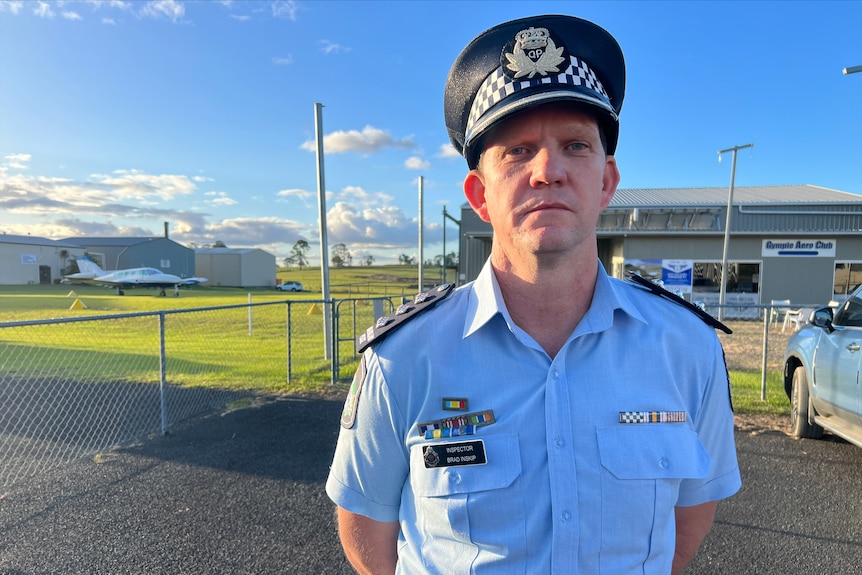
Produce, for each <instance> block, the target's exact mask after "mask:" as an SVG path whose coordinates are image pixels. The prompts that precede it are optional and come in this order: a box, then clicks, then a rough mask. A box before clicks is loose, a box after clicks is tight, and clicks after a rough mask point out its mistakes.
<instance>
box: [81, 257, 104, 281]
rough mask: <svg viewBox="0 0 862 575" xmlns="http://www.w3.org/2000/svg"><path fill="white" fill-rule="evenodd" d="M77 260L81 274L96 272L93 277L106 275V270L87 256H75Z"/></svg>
mask: <svg viewBox="0 0 862 575" xmlns="http://www.w3.org/2000/svg"><path fill="white" fill-rule="evenodd" d="M75 261H76V262H77V264H78V271H79V272H81V274H94V276H93V277H99V276H102V275H105V270H103V269H102V268H100V267H99V266H97V265H96V262H94V261H93V260H91V259H90V258H88V257H87V256H81V257H79V258H75Z"/></svg>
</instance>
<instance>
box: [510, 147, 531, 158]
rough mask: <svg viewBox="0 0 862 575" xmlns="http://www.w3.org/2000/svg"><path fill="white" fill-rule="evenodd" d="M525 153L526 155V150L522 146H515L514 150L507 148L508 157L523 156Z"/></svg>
mask: <svg viewBox="0 0 862 575" xmlns="http://www.w3.org/2000/svg"><path fill="white" fill-rule="evenodd" d="M526 153H527V148H524V147H523V146H516V147H514V148H509V155H510V156H523V155H524V154H526Z"/></svg>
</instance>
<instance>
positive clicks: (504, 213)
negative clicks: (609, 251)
mask: <svg viewBox="0 0 862 575" xmlns="http://www.w3.org/2000/svg"><path fill="white" fill-rule="evenodd" d="M484 143H485V148H484V152H483V153H482V156H481V158H480V160H479V166H478V168H477V169H475V170H471V171H470V173H469V174H468V175H467V178H466V179H465V181H464V192H465V194H466V195H467V200H468V201H469V202H470V205H471V206H472V207H473V209H474V210H475V211H476V213H477V214H478V215H479V217H480V218H482V219H483V220H484V221H486V222H490V223H491V225H492V227H493V228H494V244H495V250H497V249H498V248H499V249H502V250H503V253H504V254H505V255H506V257H508V258H509V260H512V261H514V260H516V259H517V258H522V257H529V255H530V254H532V255H534V256H539V257H541V256H543V255H549V256H550V255H565V254H568V253H571V251H572V250H578V249H579V248H580V249H587V250H590V251H592V252H593V253H594V252H595V249H596V243H595V225H596V222H597V221H598V217H599V214H600V213H601V212H602V210H604V209H605V208H606V207H607V205H608V204H609V203H610V201H611V198H612V197H613V195H614V192H615V191H616V187H617V184H618V183H619V179H620V175H619V171H618V170H617V165H616V160H615V159H614V158H613V157H612V156H607V155H606V154H605V152H604V150H603V148H602V142H601V137H600V134H599V127H598V124H597V123H596V120H595V118H593V117H592V116H591V115H588V114H584V113H582V112H580V111H578V110H577V109H575V108H574V107H572V106H571V105H567V104H564V103H559V104H547V105H544V106H539V107H537V108H533V109H530V110H527V111H524V112H521V113H519V114H516V115H514V116H512V117H511V118H507V119H506V120H504V121H503V122H501V123H500V124H499V125H498V126H495V127H493V128H492V129H491V130H489V131H488V133H487V134H486V135H485V136H484ZM581 253H586V252H581ZM498 255H499V254H498Z"/></svg>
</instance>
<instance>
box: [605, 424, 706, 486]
mask: <svg viewBox="0 0 862 575" xmlns="http://www.w3.org/2000/svg"><path fill="white" fill-rule="evenodd" d="M596 433H597V434H598V442H599V452H600V454H601V460H602V466H603V467H604V468H605V469H607V470H608V471H609V472H611V473H612V474H613V475H614V477H616V478H617V479H699V478H703V477H706V475H707V474H708V473H709V468H710V466H711V465H712V460H711V458H710V457H709V453H707V451H706V449H705V448H704V447H703V444H701V442H700V438H698V436H697V434H696V433H695V432H694V430H693V429H691V428H690V427H687V426H684V425H678V424H664V423H655V424H650V423H646V424H631V425H614V426H607V427H599V428H598V429H597V430H596Z"/></svg>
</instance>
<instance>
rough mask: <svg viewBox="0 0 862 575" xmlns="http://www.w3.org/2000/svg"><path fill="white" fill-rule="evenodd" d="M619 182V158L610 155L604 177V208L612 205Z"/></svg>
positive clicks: (606, 162)
mask: <svg viewBox="0 0 862 575" xmlns="http://www.w3.org/2000/svg"><path fill="white" fill-rule="evenodd" d="M619 183H620V170H619V168H618V167H617V159H616V158H615V157H613V156H608V157H607V160H606V161H605V173H604V176H603V177H602V209H605V208H606V207H608V205H610V203H611V200H612V199H613V198H614V194H615V193H616V192H617V186H618V185H619Z"/></svg>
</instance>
